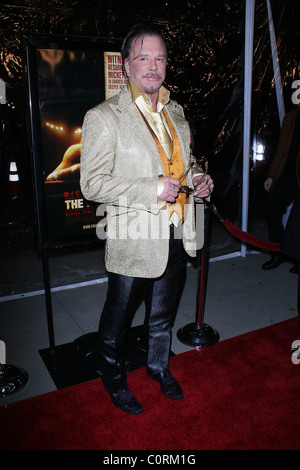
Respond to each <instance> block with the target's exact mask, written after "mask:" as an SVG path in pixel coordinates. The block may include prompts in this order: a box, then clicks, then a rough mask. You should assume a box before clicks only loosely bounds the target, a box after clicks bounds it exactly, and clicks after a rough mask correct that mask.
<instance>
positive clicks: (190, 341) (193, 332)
mask: <svg viewBox="0 0 300 470" xmlns="http://www.w3.org/2000/svg"><path fill="white" fill-rule="evenodd" d="M177 338H178V339H179V341H181V342H182V343H184V344H187V345H188V346H195V347H205V346H213V345H214V344H216V343H217V342H218V341H219V338H220V335H219V333H218V332H217V331H215V330H214V329H213V328H212V327H211V326H209V325H206V324H205V323H203V324H202V325H201V326H200V327H199V326H197V325H196V323H190V324H188V325H186V326H184V327H182V328H180V329H179V330H178V331H177Z"/></svg>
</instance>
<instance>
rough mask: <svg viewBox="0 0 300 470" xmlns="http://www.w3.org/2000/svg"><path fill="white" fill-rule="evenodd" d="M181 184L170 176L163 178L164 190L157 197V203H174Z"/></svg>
mask: <svg viewBox="0 0 300 470" xmlns="http://www.w3.org/2000/svg"><path fill="white" fill-rule="evenodd" d="M180 186H181V183H180V181H179V180H177V179H175V178H172V177H171V176H165V177H164V190H163V192H162V193H161V194H159V196H157V200H158V201H167V202H175V201H176V198H177V196H178V192H179V189H180Z"/></svg>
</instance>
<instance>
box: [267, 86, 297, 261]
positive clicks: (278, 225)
mask: <svg viewBox="0 0 300 470" xmlns="http://www.w3.org/2000/svg"><path fill="white" fill-rule="evenodd" d="M298 99H299V103H300V94H299V97H298ZM264 187H265V189H266V191H268V195H267V199H266V208H265V217H266V222H267V225H268V231H269V240H270V241H272V242H277V243H281V242H282V237H283V233H284V227H283V223H282V217H283V215H284V213H285V212H286V209H287V207H288V206H289V204H290V203H292V202H293V200H294V199H295V196H296V194H297V191H298V190H299V188H300V105H298V109H294V110H293V111H291V112H289V113H287V114H286V115H285V116H284V118H283V122H282V129H281V132H280V136H279V141H278V145H277V148H276V153H275V156H274V159H273V162H272V164H271V167H270V169H269V172H268V177H267V179H266V181H265V183H264ZM285 260H286V257H285V255H284V254H283V253H279V254H278V253H272V254H271V259H269V260H268V261H266V262H265V263H264V264H263V265H262V269H265V270H268V269H275V268H277V267H278V266H280V265H281V264H282V263H283V262H284V261H285Z"/></svg>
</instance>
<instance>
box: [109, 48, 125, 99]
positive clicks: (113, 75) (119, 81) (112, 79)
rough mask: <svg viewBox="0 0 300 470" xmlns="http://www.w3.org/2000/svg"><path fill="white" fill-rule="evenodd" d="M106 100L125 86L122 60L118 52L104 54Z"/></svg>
mask: <svg viewBox="0 0 300 470" xmlns="http://www.w3.org/2000/svg"><path fill="white" fill-rule="evenodd" d="M104 69H105V98H106V99H107V98H110V97H111V96H113V95H115V94H116V93H118V92H119V91H120V90H121V89H122V88H123V87H124V86H125V85H126V78H125V77H124V75H123V71H122V58H121V54H120V53H118V52H104Z"/></svg>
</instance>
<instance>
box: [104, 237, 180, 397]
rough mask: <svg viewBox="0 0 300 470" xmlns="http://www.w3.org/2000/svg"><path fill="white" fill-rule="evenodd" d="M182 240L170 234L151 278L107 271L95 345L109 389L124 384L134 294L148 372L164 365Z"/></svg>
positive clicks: (176, 293)
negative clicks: (160, 268)
mask: <svg viewBox="0 0 300 470" xmlns="http://www.w3.org/2000/svg"><path fill="white" fill-rule="evenodd" d="M182 253H183V248H182V240H176V239H174V238H173V236H171V239H170V255H169V262H168V265H167V268H166V271H165V273H164V274H163V275H162V276H161V277H159V278H155V279H144V278H133V277H129V276H123V275H119V274H113V273H109V274H108V291H107V299H106V303H105V305H104V309H103V312H102V315H101V319H100V323H99V334H98V337H99V349H100V353H101V356H102V359H103V361H104V368H103V383H104V385H105V387H106V388H107V390H108V391H110V392H112V391H114V390H116V389H118V388H120V386H121V385H122V384H126V370H125V354H126V345H127V339H128V332H129V329H130V326H131V322H132V317H133V314H134V313H135V312H134V308H135V306H136V305H135V303H136V298H137V297H140V296H141V293H142V295H143V299H144V302H145V307H146V315H145V328H146V331H147V332H148V360H147V372H148V375H149V376H153V375H155V374H159V373H161V372H163V371H164V370H166V369H167V368H168V363H169V352H170V346H171V325H170V324H171V321H172V319H173V315H174V311H175V307H176V302H177V300H178V299H177V295H178V290H179V286H180V281H181V275H182V266H183V265H182Z"/></svg>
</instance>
